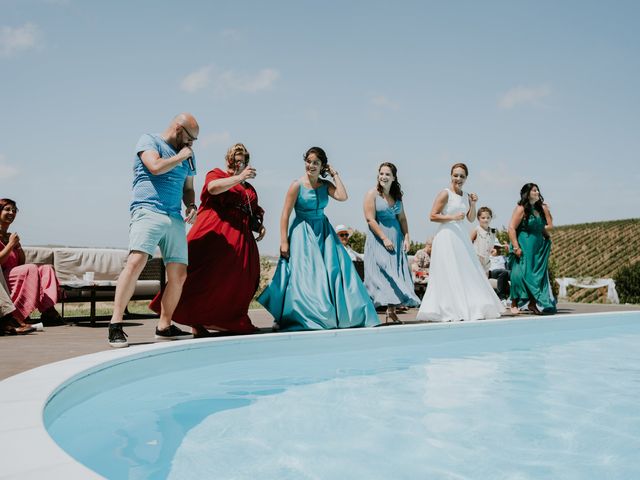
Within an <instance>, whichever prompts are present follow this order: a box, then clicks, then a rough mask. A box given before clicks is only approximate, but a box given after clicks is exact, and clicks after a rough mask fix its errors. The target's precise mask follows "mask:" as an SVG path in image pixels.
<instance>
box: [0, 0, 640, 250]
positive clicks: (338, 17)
mask: <svg viewBox="0 0 640 480" xmlns="http://www.w3.org/2000/svg"><path fill="white" fill-rule="evenodd" d="M639 24H640V2H637V1H634V0H631V1H622V0H620V1H619V0H612V1H609V2H603V1H592V0H575V1H574V0H563V1H557V0H531V1H525V0H520V1H518V0H503V1H492V0H487V1H482V2H478V1H462V0H451V1H440V2H436V1H403V0H395V1H376V0H371V1H357V0H352V1H347V0H342V1H333V0H326V1H311V0H299V1H293V0H291V1H277V0H274V1H268V2H267V1H244V0H233V1H211V2H209V1H189V0H181V1H180V2H166V1H158V0H156V1H133V0H132V1H126V2H125V1H119V0H114V1H110V2H101V1H80V0H0V78H1V81H2V83H1V85H2V88H1V89H0V112H1V115H0V132H1V133H0V197H9V198H12V199H14V200H15V201H16V202H17V203H18V206H19V209H20V212H19V214H18V217H17V218H16V220H15V222H14V224H13V225H12V228H11V229H10V230H11V231H15V232H18V233H19V235H20V237H21V239H22V243H23V244H24V245H47V244H49V245H68V246H101V247H124V248H126V246H127V243H128V222H129V210H128V206H129V202H130V200H131V181H132V165H133V160H134V155H135V151H134V150H135V145H136V142H137V140H138V138H139V137H140V135H141V134H143V133H159V132H162V131H163V130H164V129H165V128H166V126H167V125H168V124H169V122H170V121H171V119H172V118H173V116H174V115H175V114H177V113H179V112H183V111H187V112H191V113H192V114H193V115H194V116H195V117H196V118H197V120H198V122H199V124H200V135H199V140H198V141H197V142H196V144H195V146H194V150H195V152H196V156H197V160H198V175H197V177H196V178H195V187H196V197H197V198H199V196H200V191H201V190H202V187H203V183H204V178H205V175H206V172H207V171H209V170H211V169H213V168H216V167H222V168H224V154H225V152H226V150H227V148H229V147H230V146H231V145H232V144H234V143H236V142H242V143H244V144H245V145H246V146H247V148H248V149H249V151H250V152H251V161H252V163H253V165H254V166H255V167H256V169H257V177H256V178H255V179H254V181H253V182H252V183H253V185H254V186H255V188H256V189H257V191H258V195H259V199H260V203H261V205H262V207H263V208H264V209H265V210H266V220H265V225H266V227H267V236H266V238H265V239H264V240H263V241H262V242H261V243H260V244H259V246H260V251H261V253H262V254H276V253H277V252H278V246H279V242H280V239H279V227H278V222H279V218H280V212H281V209H282V204H283V200H284V196H285V193H286V190H287V188H288V186H289V185H290V183H291V182H292V180H294V179H296V178H298V177H300V176H301V175H302V174H303V173H304V165H303V161H302V157H303V153H304V152H305V151H306V150H307V149H308V148H309V147H311V146H316V145H317V146H321V147H323V148H324V149H325V150H326V152H327V155H328V157H329V162H330V163H331V165H332V166H333V167H334V168H335V169H336V170H337V171H338V172H339V173H340V175H341V177H342V179H343V181H344V183H345V185H346V187H347V191H348V193H349V199H348V200H347V201H346V202H342V203H341V202H336V201H332V202H331V203H330V205H329V207H328V208H327V210H326V213H327V216H328V217H329V220H330V221H331V222H332V224H333V225H337V224H340V223H343V224H347V225H350V226H351V227H353V228H355V229H358V230H360V231H365V230H366V223H365V220H364V215H363V213H362V202H363V199H364V196H365V193H366V192H367V190H369V189H371V188H375V185H376V173H377V167H378V165H379V164H380V163H382V162H387V161H390V162H392V163H394V164H395V165H396V166H397V167H398V180H399V181H400V183H401V185H402V189H403V191H404V194H405V195H404V202H403V203H404V207H405V212H406V215H407V218H408V221H409V230H410V234H411V238H412V240H414V241H420V242H422V241H424V240H425V239H426V238H427V237H428V236H430V235H433V234H434V233H435V231H436V229H437V224H434V223H431V222H429V220H428V216H429V212H430V210H431V205H432V203H433V199H434V198H435V196H436V194H437V193H438V192H439V191H440V190H441V189H443V188H445V187H447V186H448V184H449V169H450V166H451V165H452V164H453V163H456V162H464V163H466V164H467V165H468V167H469V178H468V180H467V183H466V185H465V190H466V191H468V192H475V193H476V194H477V195H478V196H479V202H478V206H482V205H487V206H490V207H491V208H492V209H493V211H494V221H493V226H495V227H497V228H500V227H502V226H504V225H508V223H509V218H510V216H511V212H512V211H513V208H514V207H515V204H516V202H517V200H518V198H519V190H520V188H521V186H522V185H523V184H524V183H527V182H535V183H537V184H538V185H539V186H540V189H541V191H542V194H543V195H544V198H545V200H546V201H547V203H548V204H549V206H550V209H551V212H552V214H553V217H554V221H555V224H556V225H567V224H575V223H583V222H592V221H601V220H614V219H624V218H637V217H639V216H640V214H639V213H640V207H639V206H640V189H639V188H638V184H639V182H640V166H639V165H640V162H639V160H640V29H638V25H639Z"/></svg>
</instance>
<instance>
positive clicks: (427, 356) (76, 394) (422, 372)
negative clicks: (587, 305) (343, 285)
mask: <svg viewBox="0 0 640 480" xmlns="http://www.w3.org/2000/svg"><path fill="white" fill-rule="evenodd" d="M639 345H640V313H639V312H633V313H629V314H615V315H588V316H587V315H583V316H566V317H544V318H536V319H526V320H525V319H518V320H510V321H496V322H477V323H467V324H453V325H452V324H447V325H416V326H404V327H393V328H378V329H366V330H354V331H344V332H342V331H341V332H323V333H321V334H305V333H303V334H288V335H262V336H257V337H251V338H244V339H238V338H232V339H229V340H228V341H218V342H216V341H214V342H204V343H197V342H180V343H179V344H174V345H172V346H171V347H170V348H168V349H165V350H162V351H159V352H156V353H155V354H154V355H153V356H139V357H135V356H134V358H133V359H131V360H129V361H125V362H123V361H122V360H120V361H119V363H115V364H111V365H105V366H102V367H100V368H97V369H94V370H92V371H90V372H88V373H87V374H85V375H83V376H81V377H79V378H77V379H75V380H71V381H70V382H68V383H67V384H65V385H63V386H62V387H61V388H60V389H59V391H58V392H57V393H56V394H54V395H53V396H52V398H51V399H50V401H49V403H48V405H47V407H46V409H45V413H44V415H45V424H46V426H47V429H48V431H49V433H50V434H51V436H52V437H53V438H54V440H55V441H56V442H57V443H58V444H59V445H60V446H61V447H62V448H63V449H64V450H66V451H67V452H68V453H69V454H70V455H72V456H73V457H74V458H76V459H77V460H78V461H80V462H81V463H83V464H85V465H86V466H88V467H89V468H91V469H93V470H95V471H96V472H98V473H100V474H101V475H103V476H105V477H107V478H133V479H137V478H140V479H142V478H175V479H189V478H193V479H203V478H234V479H255V478H264V479H306V478H308V479H335V478H349V479H359V478H363V479H365V478H366V479H389V478H393V479H405V478H406V479H414V478H438V479H449V478H451V479H460V478H474V479H476V478H477V479H486V478H504V479H528V478H531V479H534V478H535V479H538V478H562V479H602V478H640V466H639V465H638V462H637V454H638V452H640V408H639V407H638V398H640V348H638V346H639Z"/></svg>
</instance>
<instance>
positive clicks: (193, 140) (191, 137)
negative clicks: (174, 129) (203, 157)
mask: <svg viewBox="0 0 640 480" xmlns="http://www.w3.org/2000/svg"><path fill="white" fill-rule="evenodd" d="M180 127H182V130H184V133H186V134H187V137H189V140H191V141H192V142H195V141H196V140H197V139H198V137H194V136H193V135H191V134H190V133H189V130H187V129H186V128H185V126H184V125H180Z"/></svg>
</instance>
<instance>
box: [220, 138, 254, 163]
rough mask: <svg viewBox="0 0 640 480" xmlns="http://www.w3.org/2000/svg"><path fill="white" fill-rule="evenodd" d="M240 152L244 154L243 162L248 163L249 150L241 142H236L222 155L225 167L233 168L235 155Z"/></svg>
mask: <svg viewBox="0 0 640 480" xmlns="http://www.w3.org/2000/svg"><path fill="white" fill-rule="evenodd" d="M237 154H241V155H244V161H245V163H249V158H250V155H249V150H247V147H245V146H244V145H243V144H242V143H236V144H235V145H233V146H232V147H231V148H230V149H229V150H227V154H226V155H225V156H224V159H225V160H226V161H227V168H235V162H236V155H237Z"/></svg>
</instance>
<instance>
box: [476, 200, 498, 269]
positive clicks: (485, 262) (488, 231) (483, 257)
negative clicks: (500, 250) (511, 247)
mask: <svg viewBox="0 0 640 480" xmlns="http://www.w3.org/2000/svg"><path fill="white" fill-rule="evenodd" d="M477 218H478V224H479V225H478V226H477V227H476V228H474V229H473V231H472V232H471V243H473V247H474V248H475V250H476V254H477V255H478V259H479V260H480V264H481V265H482V267H483V268H484V271H485V273H486V274H487V276H489V269H490V267H491V261H490V260H489V257H490V256H491V249H492V248H493V245H494V244H495V243H496V229H495V228H491V227H489V224H490V223H491V219H492V218H493V212H492V211H491V209H490V208H489V207H480V208H479V209H478V215H477Z"/></svg>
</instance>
